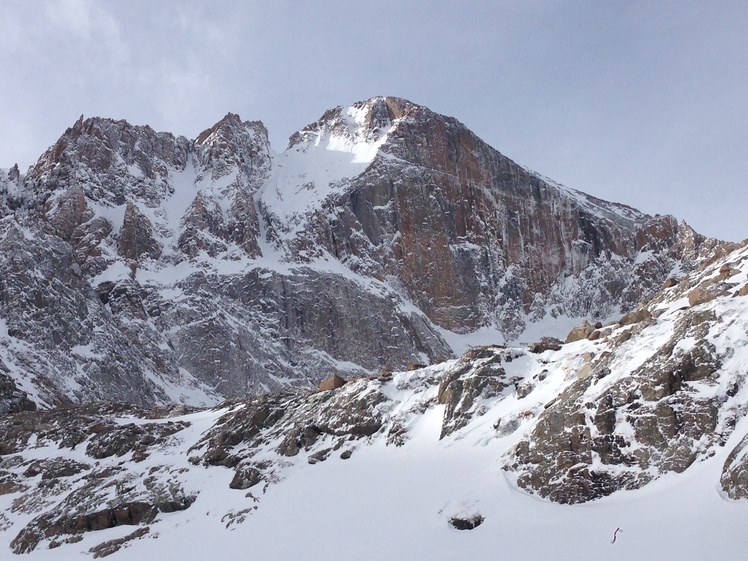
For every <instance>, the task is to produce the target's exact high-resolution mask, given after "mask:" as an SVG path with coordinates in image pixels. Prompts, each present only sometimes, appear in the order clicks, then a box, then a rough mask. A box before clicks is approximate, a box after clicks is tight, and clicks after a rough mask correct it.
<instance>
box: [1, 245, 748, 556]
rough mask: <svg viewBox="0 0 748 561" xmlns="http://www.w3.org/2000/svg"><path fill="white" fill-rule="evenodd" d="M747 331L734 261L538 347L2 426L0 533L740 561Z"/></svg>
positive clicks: (188, 552)
mask: <svg viewBox="0 0 748 561" xmlns="http://www.w3.org/2000/svg"><path fill="white" fill-rule="evenodd" d="M746 335H748V246H744V247H741V248H738V249H736V250H734V251H733V252H731V253H727V252H726V253H723V254H722V255H721V256H719V257H716V258H715V259H714V260H713V261H712V262H711V263H708V264H705V265H704V266H703V267H702V269H701V270H700V271H698V272H696V273H694V274H693V275H690V276H687V277H684V278H682V279H680V280H679V282H678V283H675V284H673V285H672V286H669V287H668V288H665V289H663V290H662V291H661V292H660V293H659V294H657V295H656V296H655V297H654V298H653V299H651V300H650V301H648V302H647V303H646V304H645V305H644V306H642V308H641V309H639V310H637V311H636V312H634V313H632V314H629V315H626V316H624V317H623V318H621V320H620V321H618V322H615V323H612V324H610V325H608V326H604V327H602V328H600V329H598V330H596V331H590V332H589V333H588V334H587V337H586V338H581V339H579V340H577V341H574V342H569V343H567V344H563V345H562V344H559V343H557V342H553V341H546V342H545V346H546V347H548V348H546V349H545V350H544V349H543V348H541V347H535V348H533V349H525V348H510V347H509V348H507V347H501V346H489V347H476V348H473V349H471V350H470V351H469V352H468V353H466V354H465V355H464V356H463V357H461V358H460V359H457V360H449V361H446V362H443V363H441V364H437V365H433V366H428V367H425V368H421V369H418V370H413V371H404V372H394V373H387V372H384V373H382V374H381V375H379V376H378V377H369V378H363V379H359V380H356V381H351V382H349V383H347V384H345V385H344V386H342V387H340V388H338V389H335V390H330V391H318V392H309V391H305V390H298V389H297V390H293V391H289V390H287V391H284V392H281V393H276V394H269V395H264V396H259V397H255V398H252V399H250V400H246V401H242V400H234V401H230V402H226V403H224V404H222V405H221V406H220V407H217V408H215V409H210V410H201V411H189V410H185V409H184V408H177V407H172V408H161V409H158V410H151V411H145V410H141V409H137V408H135V407H131V406H114V405H98V406H87V407H83V408H73V409H67V410H65V409H61V410H54V411H47V412H44V411H42V412H26V413H19V414H16V415H11V416H5V417H2V418H0V421H1V422H0V443H1V444H0V454H1V456H0V458H1V460H0V489H2V493H0V513H2V514H1V516H0V537H1V539H2V541H3V542H4V543H5V544H7V546H9V547H10V549H11V550H12V551H14V552H16V553H26V554H28V556H29V557H28V558H29V559H63V558H64V559H75V558H77V557H79V556H89V555H90V554H94V555H97V554H98V555H101V554H103V553H108V554H112V555H113V558H114V559H131V558H132V559H135V558H138V559H140V558H159V559H182V558H185V557H190V558H194V557H201V556H204V555H210V556H211V558H213V559H217V560H220V559H233V558H235V557H236V556H237V555H245V554H246V552H247V551H251V552H252V554H253V555H256V556H258V557H262V558H265V559H289V558H295V557H299V556H303V557H305V558H308V559H322V558H325V559H350V558H355V559H381V558H382V557H388V558H389V557H392V558H407V559H430V558H445V559H446V558H449V559H452V558H470V559H495V558H496V556H497V554H499V553H500V554H501V555H502V556H506V557H509V558H519V559H547V558H548V557H553V558H555V559H569V560H571V559H578V558H579V556H580V555H585V556H588V557H591V558H602V557H604V558H606V559H632V558H634V559H649V558H658V559H666V560H671V559H672V560H676V559H691V558H695V557H709V558H720V559H739V558H741V556H742V554H743V551H744V549H745V548H746V546H748V538H747V537H746V534H745V532H744V528H743V521H744V516H745V515H746V512H748V511H746V509H747V508H748V506H747V504H748V503H746V500H748V477H746V473H748V469H747V468H748V463H747V462H746V458H747V457H748V456H746V455H745V453H744V449H745V445H744V443H745V442H746V439H748V436H747V435H748V419H746V413H747V412H748V389H747V387H746V384H745V378H746V364H748V346H746V345H745V341H746ZM558 503H581V504H573V505H569V504H558ZM467 527H473V529H472V530H470V531H467V530H464V529H462V530H460V529H458V528H467ZM614 539H615V541H614Z"/></svg>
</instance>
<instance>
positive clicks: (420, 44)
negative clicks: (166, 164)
mask: <svg viewBox="0 0 748 561" xmlns="http://www.w3.org/2000/svg"><path fill="white" fill-rule="evenodd" d="M375 95H396V96H400V97H405V98H407V99H410V100H411V101H414V102H416V103H420V104H423V105H426V106H428V107H430V108H431V109H433V110H434V111H437V112H439V113H443V114H446V115H451V116H453V117H456V118H457V119H459V120H460V121H462V122H463V123H465V124H466V125H467V126H468V127H469V128H471V129H472V130H473V131H474V132H476V133H477V134H478V135H479V136H480V137H482V138H483V139H484V140H486V141H487V142H488V143H489V144H491V145H492V146H494V147H495V148H496V149H498V150H499V151H501V152H502V153H503V154H505V155H506V156H509V157H510V158H512V159H514V160H515V161H517V162H519V163H520V164H522V165H525V166H527V167H529V168H531V169H533V170H535V171H538V172H539V173H542V174H543V175H546V176H548V177H551V178H553V179H554V180H556V181H559V182H561V183H564V184H565V185H568V186H570V187H574V188H576V189H580V190H583V191H586V192H588V193H591V194H594V195H596V196H599V197H602V198H605V199H609V200H614V201H618V202H623V203H626V204H629V205H632V206H635V207H637V208H639V209H641V210H643V211H645V212H648V213H650V214H655V213H661V214H664V213H668V214H673V215H675V216H677V217H678V218H683V219H685V220H686V221H687V222H688V223H689V224H691V225H692V226H693V227H694V228H695V229H696V230H697V231H699V232H702V233H704V234H707V235H712V236H717V237H721V238H723V239H730V240H735V241H737V240H742V239H744V238H748V220H746V218H745V215H746V210H748V208H747V207H748V185H746V183H747V181H746V178H748V118H747V117H748V115H747V113H748V3H747V2H745V0H731V1H719V0H715V1H709V2H707V1H705V0H698V1H691V0H651V1H641V2H638V1H630V2H624V1H616V0H578V1H574V0H566V1H562V0H537V1H533V0H516V1H512V0H484V1H480V2H478V1H475V2H470V1H468V0H461V1H455V0H452V1H435V0H430V1H420V2H415V1H408V0H397V1H387V2H377V1H374V0H370V1H367V2H355V1H351V0H346V1H318V2H315V1H311V0H309V1H301V0H297V1H285V0H261V1H256V2H253V1H247V2H236V1H222V0H207V1H202V0H200V1H197V0H196V1H191V2H190V1H182V2H167V1H156V0H126V1H125V0H122V1H114V0H112V1H105V0H55V1H51V0H50V1H42V0H4V1H3V5H2V12H1V13H0V167H5V168H7V167H10V166H11V165H12V164H13V163H16V162H17V163H18V164H19V165H20V166H21V168H22V169H26V168H27V167H28V166H29V165H31V164H32V163H33V162H34V161H36V159H37V158H38V157H39V156H40V155H41V153H42V152H43V151H44V150H45V149H46V148H47V147H49V146H50V145H51V144H52V143H54V142H55V140H56V139H57V138H58V137H59V136H60V135H61V134H62V133H63V131H64V130H65V129H66V128H67V127H69V126H71V125H72V124H73V123H74V122H75V120H76V119H77V118H78V117H79V116H80V115H81V114H84V115H86V116H94V115H98V116H104V117H113V118H118V119H120V118H122V119H127V120H128V121H129V122H131V123H133V124H149V125H151V126H152V127H153V128H155V129H157V130H165V131H170V132H173V133H175V134H182V135H185V136H187V137H190V138H194V137H196V136H197V135H198V134H199V133H200V132H201V131H202V130H203V129H205V128H208V127H209V126H211V125H212V124H213V123H215V122H216V121H218V120H219V119H220V118H221V117H222V116H223V115H225V114H226V113H227V112H229V111H231V112H234V113H238V114H239V115H240V116H241V117H242V118H243V119H246V120H256V119H259V120H262V121H263V122H264V123H265V125H266V126H267V127H268V129H269V130H270V137H271V142H272V144H273V147H274V148H275V149H276V150H281V149H283V147H284V146H285V141H286V139H287V138H288V137H289V136H290V135H291V134H292V133H293V132H295V131H296V130H298V129H300V128H302V127H303V126H305V125H306V124H308V123H310V122H312V121H315V120H316V119H318V118H319V117H320V116H321V115H322V113H323V112H324V111H325V110H326V109H328V108H331V107H335V106H337V105H348V104H350V103H353V102H355V101H358V100H363V99H367V98H369V97H372V96H375Z"/></svg>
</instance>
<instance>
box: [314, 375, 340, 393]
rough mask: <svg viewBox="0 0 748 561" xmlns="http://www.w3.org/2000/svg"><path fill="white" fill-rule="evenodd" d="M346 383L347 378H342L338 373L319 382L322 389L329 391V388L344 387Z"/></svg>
mask: <svg viewBox="0 0 748 561" xmlns="http://www.w3.org/2000/svg"><path fill="white" fill-rule="evenodd" d="M345 383H346V380H345V379H344V378H341V377H340V376H338V375H337V374H331V375H330V376H328V377H327V378H325V379H324V380H322V381H321V382H320V383H319V389H320V391H323V392H325V391H329V390H336V389H338V388H342V387H343V386H344V385H345Z"/></svg>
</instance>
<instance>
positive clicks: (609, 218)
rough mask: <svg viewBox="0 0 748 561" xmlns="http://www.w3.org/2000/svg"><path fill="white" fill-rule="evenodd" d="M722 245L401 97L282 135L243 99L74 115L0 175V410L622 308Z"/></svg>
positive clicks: (393, 349)
mask: <svg viewBox="0 0 748 561" xmlns="http://www.w3.org/2000/svg"><path fill="white" fill-rule="evenodd" d="M716 245H717V242H716V241H715V240H712V239H705V238H704V237H703V236H701V235H699V234H697V233H695V232H694V231H693V230H692V229H690V228H689V227H688V226H687V225H685V224H684V223H680V224H679V223H678V222H677V221H676V220H675V219H674V218H673V217H671V216H655V217H652V216H648V215H646V214H643V213H641V212H638V211H636V210H634V209H632V208H629V207H626V206H623V205H620V204H615V203H609V202H606V201H602V200H599V199H596V198H594V197H591V196H589V195H586V194H584V193H581V192H578V191H574V190H572V189H569V188H567V187H564V186H561V185H558V184H555V183H553V182H552V181H549V180H546V179H544V178H542V177H540V176H538V175H537V174H535V173H532V172H530V171H528V170H526V169H525V168H523V167H521V166H520V165H518V164H516V163H514V162H513V161H511V160H510V159H508V158H506V157H505V156H503V155H502V154H500V153H499V152H498V151H496V150H495V149H493V148H492V147H490V146H488V145H487V144H486V143H485V142H483V141H482V140H481V139H479V138H478V137H477V136H475V135H474V134H473V133H472V132H470V131H469V130H468V129H467V128H466V127H465V126H464V125H462V124H461V123H460V122H459V121H457V120H455V119H453V118H450V117H445V116H443V115H439V114H436V113H434V112H432V111H430V110H429V109H427V108H426V107H423V106H419V105H416V104H413V103H411V102H409V101H406V100H403V99H399V98H392V97H377V98H373V99H370V100H368V101H365V102H359V103H356V104H354V105H353V106H351V107H338V108H336V109H332V110H329V111H327V112H326V113H325V114H324V115H323V116H322V118H321V119H320V120H319V121H317V122H316V123H312V124H310V125H308V126H307V127H305V128H304V129H302V130H301V131H299V132H298V133H296V134H294V135H293V136H292V137H291V138H290V139H289V143H288V147H287V148H286V149H285V151H283V152H281V153H276V152H274V151H273V150H272V149H271V147H270V144H269V141H268V134H267V130H266V129H265V127H264V125H263V124H262V123H261V122H258V121H250V122H246V121H242V120H241V119H240V118H239V117H238V116H237V115H234V114H228V115H226V117H224V118H223V119H222V120H221V121H220V122H218V123H217V124H215V125H214V126H213V127H211V128H210V129H207V130H205V131H204V132H202V133H201V134H199V135H198V136H197V138H196V139H195V140H188V139H186V138H184V137H176V136H174V135H172V134H170V133H159V132H155V131H154V130H152V129H151V128H150V127H148V126H133V125H130V124H129V123H127V122H126V121H114V120H110V119H103V118H90V119H85V120H84V119H83V118H81V119H80V120H79V121H78V122H76V123H75V124H74V125H73V126H72V127H71V128H69V129H68V130H67V131H65V133H64V134H63V135H62V136H61V137H60V139H59V140H58V141H57V142H56V143H55V144H54V145H53V146H52V147H51V148H50V149H49V150H47V151H46V152H45V153H44V154H43V155H42V156H41V157H40V158H39V160H38V162H37V163H36V164H35V165H34V166H32V167H31V168H30V169H29V170H28V171H27V172H26V173H25V174H24V173H20V171H19V170H18V168H17V167H14V168H11V169H9V170H2V171H0V380H1V381H2V383H3V384H4V386H3V387H6V386H7V391H5V390H3V391H4V393H5V394H7V395H8V396H14V397H12V399H9V400H8V401H7V403H6V406H5V407H6V408H9V409H13V408H24V407H26V405H27V404H28V403H31V402H33V403H36V404H37V405H40V406H47V407H48V406H55V405H63V404H70V403H82V402H91V401H97V400H114V401H120V402H127V403H132V404H136V405H141V406H153V405H157V404H164V403H169V402H183V403H187V404H194V405H203V404H212V403H216V402H218V401H220V400H222V399H224V398H227V397H237V396H239V397H246V396H250V395H255V394H259V393H264V392H268V391H274V390H279V389H282V388H285V387H288V386H304V387H311V386H314V385H316V384H317V383H318V382H319V381H320V380H321V379H322V378H324V377H326V376H328V375H329V374H332V373H337V374H341V375H343V376H345V377H355V376H365V375H374V374H376V373H378V372H380V371H382V370H397V369H404V368H405V367H407V366H408V365H418V364H424V365H425V364H435V363H438V362H440V361H442V360H444V359H448V358H451V357H453V356H454V349H453V348H452V346H450V345H451V343H450V342H451V341H455V340H457V338H458V336H459V335H468V334H470V333H472V332H475V331H476V330H480V329H486V328H488V329H493V330H494V331H495V333H496V334H497V338H498V337H502V338H503V340H504V341H509V342H512V341H521V340H522V337H523V335H522V334H523V332H524V331H525V329H526V328H527V327H528V326H532V325H533V324H536V323H538V322H544V321H547V320H548V319H549V318H559V317H569V318H579V320H580V322H581V319H582V318H586V319H589V320H591V321H593V322H594V321H597V320H607V319H608V318H612V317H618V316H620V315H621V314H622V313H624V312H627V311H629V310H631V309H634V308H635V307H636V306H637V305H638V303H639V302H640V301H642V300H643V299H645V298H647V297H649V296H651V295H652V294H654V293H655V292H656V291H657V290H658V289H659V288H660V287H661V286H662V285H663V282H665V281H666V280H667V279H668V278H669V277H671V276H672V275H674V274H676V273H677V274H679V275H680V274H684V273H687V272H689V271H691V270H694V269H695V268H696V266H697V265H698V264H699V263H700V262H701V261H702V260H703V259H704V258H705V257H706V256H707V255H709V254H710V252H711V251H712V250H713V249H714V247H715V246H716ZM497 342H502V341H497ZM526 342H531V341H526Z"/></svg>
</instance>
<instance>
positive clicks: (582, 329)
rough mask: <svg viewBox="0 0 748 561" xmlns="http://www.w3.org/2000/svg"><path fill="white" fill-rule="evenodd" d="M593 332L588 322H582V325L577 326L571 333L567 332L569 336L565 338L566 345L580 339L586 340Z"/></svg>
mask: <svg viewBox="0 0 748 561" xmlns="http://www.w3.org/2000/svg"><path fill="white" fill-rule="evenodd" d="M594 331H595V328H594V327H593V326H592V325H590V322H588V321H587V320H584V323H583V324H582V325H581V326H579V327H575V328H574V329H572V330H571V331H569V334H568V335H567V336H566V341H565V342H566V343H574V342H575V341H581V340H582V339H587V338H588V337H589V336H590V335H592V333H593V332H594Z"/></svg>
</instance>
